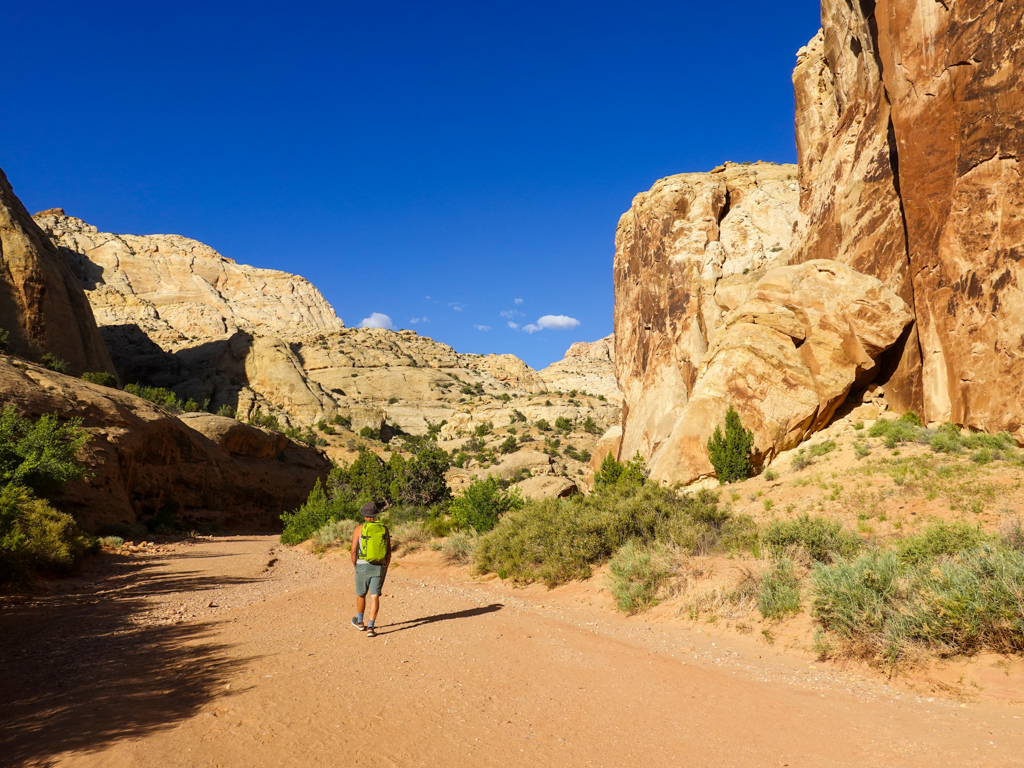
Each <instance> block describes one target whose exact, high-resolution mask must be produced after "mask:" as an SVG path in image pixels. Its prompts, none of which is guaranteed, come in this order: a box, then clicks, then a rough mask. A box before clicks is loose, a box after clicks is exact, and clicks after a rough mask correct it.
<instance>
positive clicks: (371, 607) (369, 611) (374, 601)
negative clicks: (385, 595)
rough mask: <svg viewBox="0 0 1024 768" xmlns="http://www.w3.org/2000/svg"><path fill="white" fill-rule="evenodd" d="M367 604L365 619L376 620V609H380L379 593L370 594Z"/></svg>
mask: <svg viewBox="0 0 1024 768" xmlns="http://www.w3.org/2000/svg"><path fill="white" fill-rule="evenodd" d="M368 602H369V604H368V605H367V606H366V620H367V621H371V622H372V621H376V620H377V611H378V610H380V595H370V599H369V601H368Z"/></svg>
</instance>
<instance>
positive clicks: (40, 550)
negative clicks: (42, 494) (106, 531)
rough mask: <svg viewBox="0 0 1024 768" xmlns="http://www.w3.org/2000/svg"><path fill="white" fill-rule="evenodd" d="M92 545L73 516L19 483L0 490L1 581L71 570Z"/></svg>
mask: <svg viewBox="0 0 1024 768" xmlns="http://www.w3.org/2000/svg"><path fill="white" fill-rule="evenodd" d="M90 546H91V541H90V539H89V537H88V536H86V535H85V534H84V533H82V531H81V530H80V529H79V527H78V525H77V524H76V523H75V521H74V519H73V518H72V517H71V516H70V515H67V514H65V513H63V512H58V511H57V510H55V509H54V508H53V507H51V506H50V505H49V504H48V503H47V502H46V501H44V500H43V499H37V498H35V497H34V496H33V495H32V494H31V492H29V491H28V490H27V489H25V488H23V487H20V486H18V485H13V484H8V485H6V486H4V487H3V489H2V490H0V582H9V581H17V580H19V579H21V578H23V577H24V576H25V575H26V574H27V573H28V572H29V571H40V572H46V573H51V574H54V575H63V574H66V573H70V572H71V571H72V570H73V569H74V568H75V566H76V565H77V564H78V561H79V560H80V559H81V558H82V556H83V555H85V553H86V552H88V551H89V549H90Z"/></svg>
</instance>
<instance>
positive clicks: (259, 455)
mask: <svg viewBox="0 0 1024 768" xmlns="http://www.w3.org/2000/svg"><path fill="white" fill-rule="evenodd" d="M0 388H2V390H3V392H4V399H5V402H7V403H11V404H13V405H14V407H15V409H16V410H17V411H18V412H19V413H20V414H21V415H23V416H26V417H30V418H36V417H38V416H40V415H42V414H44V413H56V414H57V415H58V416H59V417H60V418H61V419H70V418H81V419H82V424H83V426H84V427H86V428H87V429H88V430H89V431H90V432H91V433H92V435H93V438H92V440H91V441H90V442H89V444H88V445H87V446H86V447H85V449H84V450H83V453H82V455H81V456H80V457H79V458H80V460H82V461H83V462H84V464H85V465H86V467H88V469H89V471H90V472H91V474H92V477H90V478H88V479H86V480H83V481H77V482H73V483H69V484H68V486H67V488H66V489H65V493H64V495H63V496H62V497H60V498H58V499H57V500H56V502H55V503H56V504H57V506H58V507H60V508H61V509H64V510H66V511H68V512H70V513H71V514H73V515H74V516H75V518H76V519H77V520H78V521H79V523H81V524H82V525H83V526H84V527H85V528H86V529H88V530H93V531H95V530H97V529H98V528H100V527H102V526H103V525H107V524H110V523H134V522H136V520H138V519H139V518H140V517H143V516H145V515H148V514H153V513H155V512H157V511H158V510H160V509H161V508H162V507H163V506H164V504H165V502H166V501H167V500H168V499H172V500H173V501H174V502H175V503H176V504H178V505H179V507H180V512H179V515H178V520H179V522H180V523H182V524H184V525H191V526H200V525H204V524H212V525H216V526H218V527H219V528H220V529H221V530H229V529H242V530H254V529H259V530H274V529H277V528H280V520H279V515H280V514H281V512H282V511H285V510H288V509H294V508H296V507H298V506H299V505H300V504H301V503H302V502H303V501H305V499H306V497H307V496H308V495H309V491H310V490H311V489H312V487H313V485H314V483H315V482H316V480H317V478H321V479H323V478H325V477H326V476H327V473H328V472H329V471H330V463H329V462H328V461H327V460H326V459H324V458H323V457H322V456H320V455H319V454H318V453H317V452H316V451H314V450H312V449H309V448H305V447H304V446H300V445H297V444H296V443H294V442H292V441H290V440H288V439H286V438H285V437H284V436H283V435H280V434H278V433H269V432H264V431H263V430H259V429H256V428H254V427H250V426H247V425H245V424H239V423H238V422H236V421H234V420H233V419H224V418H220V417H218V416H213V415H210V414H188V415H185V416H183V418H180V419H179V418H176V417H175V416H173V415H171V414H169V413H167V412H166V411H164V410H162V409H160V408H158V407H156V406H154V405H153V404H152V403H149V402H147V401H145V400H142V399H140V398H137V397H134V396H132V395H129V394H127V393H125V392H121V391H118V390H115V389H110V388H108V387H101V386H98V385H95V384H89V383H87V382H84V381H82V380H80V379H75V378H72V377H70V376H62V375H60V374H57V373H53V372H52V371H48V370H45V369H43V368H40V367H38V366H34V365H29V366H27V368H26V369H25V370H21V369H20V368H17V367H15V366H14V365H12V364H11V363H9V362H7V361H6V359H4V358H0Z"/></svg>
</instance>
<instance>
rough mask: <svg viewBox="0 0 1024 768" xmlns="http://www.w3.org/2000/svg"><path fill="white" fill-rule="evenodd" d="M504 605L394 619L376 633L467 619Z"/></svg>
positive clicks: (385, 633)
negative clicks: (404, 619) (401, 619)
mask: <svg viewBox="0 0 1024 768" xmlns="http://www.w3.org/2000/svg"><path fill="white" fill-rule="evenodd" d="M504 607H505V606H504V605H502V604H501V603H491V604H490V605H484V606H481V607H480V608H468V609H466V610H465V611H455V612H453V613H438V614H436V615H434V616H423V617H422V618H419V619H409V620H407V621H396V622H394V623H393V624H388V625H387V626H386V628H385V627H381V628H380V629H378V630H377V634H378V635H390V634H391V633H392V632H401V631H402V630H404V629H416V628H417V627H422V626H424V625H426V624H433V623H434V622H436V621H449V620H450V619H469V618H472V617H473V616H483V615H484V614H485V613H494V612H495V611H500V610H501V609H502V608H504Z"/></svg>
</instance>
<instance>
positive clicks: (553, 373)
mask: <svg viewBox="0 0 1024 768" xmlns="http://www.w3.org/2000/svg"><path fill="white" fill-rule="evenodd" d="M537 376H538V377H540V379H541V381H543V382H544V385H545V386H546V388H547V389H550V390H555V391H561V392H571V391H573V390H576V391H579V392H589V393H590V394H592V395H604V397H605V398H607V399H608V400H609V401H610V402H613V403H622V393H621V392H620V391H619V385H618V384H617V383H616V381H615V335H614V334H612V335H609V336H606V337H604V338H603V339H598V340H597V341H590V342H588V341H577V342H576V343H575V344H573V345H572V346H570V347H569V349H568V351H566V353H565V357H564V358H562V359H561V360H559V361H557V362H554V363H552V364H551V365H549V366H548V367H547V368H543V369H541V370H539V371H537Z"/></svg>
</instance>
